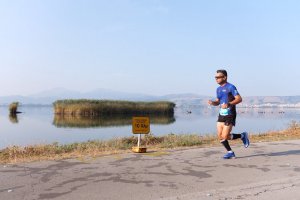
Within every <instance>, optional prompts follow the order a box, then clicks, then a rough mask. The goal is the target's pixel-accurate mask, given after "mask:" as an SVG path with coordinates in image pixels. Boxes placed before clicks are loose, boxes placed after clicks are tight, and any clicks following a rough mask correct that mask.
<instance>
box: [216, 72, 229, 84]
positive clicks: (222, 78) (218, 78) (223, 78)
mask: <svg viewBox="0 0 300 200" xmlns="http://www.w3.org/2000/svg"><path fill="white" fill-rule="evenodd" d="M215 79H216V82H217V83H218V84H219V85H222V84H224V83H226V80H227V77H226V76H224V74H222V73H216V76H215Z"/></svg>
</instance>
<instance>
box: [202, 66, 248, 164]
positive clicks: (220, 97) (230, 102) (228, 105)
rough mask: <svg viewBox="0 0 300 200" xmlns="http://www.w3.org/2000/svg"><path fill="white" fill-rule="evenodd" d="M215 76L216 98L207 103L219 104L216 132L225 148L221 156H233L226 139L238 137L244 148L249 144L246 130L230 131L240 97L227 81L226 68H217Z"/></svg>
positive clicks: (228, 157) (240, 100)
mask: <svg viewBox="0 0 300 200" xmlns="http://www.w3.org/2000/svg"><path fill="white" fill-rule="evenodd" d="M215 78H216V82H217V83H218V84H219V85H220V86H219V87H218V88H217V99H216V100H215V101H212V100H209V101H208V104H209V105H213V106H219V105H220V111H219V117H218V121H217V132H218V138H219V140H220V142H221V143H222V144H223V146H224V147H225V149H226V150H227V153H226V154H225V155H224V157H223V158H224V159H230V158H235V154H234V152H233V151H232V149H231V147H230V145H229V142H228V140H235V139H238V138H240V139H241V140H242V141H243V143H244V147H245V148H247V147H248V146H249V144H250V141H249V139H248V133H247V132H243V133H240V134H237V133H230V132H231V130H232V127H233V126H235V119H236V105H237V104H239V103H241V102H242V97H241V96H240V94H239V93H238V91H237V89H236V87H235V86H234V85H232V84H231V83H228V82H227V71H226V70H224V69H220V70H217V73H216V76H215Z"/></svg>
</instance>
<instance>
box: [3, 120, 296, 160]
mask: <svg viewBox="0 0 300 200" xmlns="http://www.w3.org/2000/svg"><path fill="white" fill-rule="evenodd" d="M293 139H300V124H299V123H297V122H294V121H293V122H291V124H290V126H289V127H288V128H287V129H286V130H283V131H278V132H275V131H274V132H268V133H260V134H251V135H250V140H251V142H252V143H255V142H271V141H282V140H293ZM238 142H239V143H240V141H238ZM136 144H137V137H134V136H132V137H126V138H116V139H111V140H108V141H99V140H97V141H88V142H82V143H73V144H65V145H60V144H58V143H54V144H48V145H33V146H27V147H19V146H12V147H7V148H5V149H3V150H1V151H0V163H17V162H29V161H35V160H53V159H63V158H74V157H77V158H78V157H85V156H87V157H97V156H102V155H106V154H116V153H124V152H129V151H130V149H131V148H132V147H133V146H136ZM143 145H146V146H147V147H148V149H154V150H155V149H170V148H181V147H192V146H197V147H206V146H215V145H220V144H219V141H218V140H217V138H216V137H215V136H211V135H207V136H199V135H174V134H169V135H167V136H154V135H151V134H150V135H146V136H145V137H143Z"/></svg>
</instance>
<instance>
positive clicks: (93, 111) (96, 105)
mask: <svg viewBox="0 0 300 200" xmlns="http://www.w3.org/2000/svg"><path fill="white" fill-rule="evenodd" d="M53 106H54V112H55V114H60V115H73V116H76V115H77V116H78V115H81V116H101V115H114V114H123V115H130V114H134V115H144V114H156V115H159V114H165V115H166V114H167V115H173V114H174V107H175V104H174V103H172V102H167V101H159V102H131V101H112V100H111V101H110V100H88V99H79V100H71V99H70V100H58V101H56V102H54V103H53Z"/></svg>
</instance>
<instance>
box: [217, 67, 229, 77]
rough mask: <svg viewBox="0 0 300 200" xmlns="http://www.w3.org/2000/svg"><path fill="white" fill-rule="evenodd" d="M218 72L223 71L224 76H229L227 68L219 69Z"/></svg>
mask: <svg viewBox="0 0 300 200" xmlns="http://www.w3.org/2000/svg"><path fill="white" fill-rule="evenodd" d="M217 73H222V74H223V75H224V76H226V77H227V71H226V70H225V69H218V70H217Z"/></svg>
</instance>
